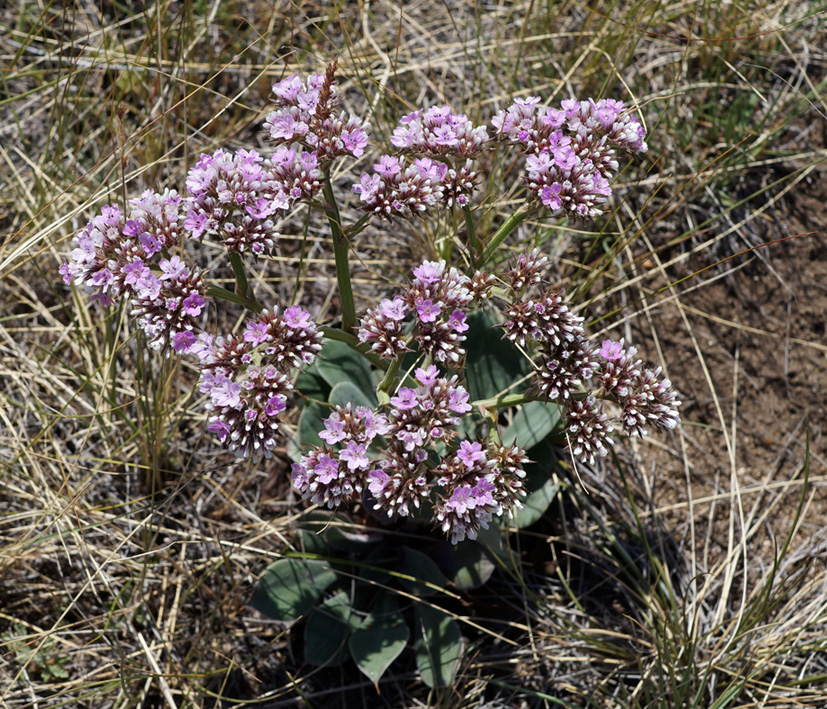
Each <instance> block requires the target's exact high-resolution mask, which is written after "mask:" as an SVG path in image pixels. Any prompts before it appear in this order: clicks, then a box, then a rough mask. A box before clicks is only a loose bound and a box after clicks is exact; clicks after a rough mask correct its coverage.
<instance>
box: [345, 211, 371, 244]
mask: <svg viewBox="0 0 827 709" xmlns="http://www.w3.org/2000/svg"><path fill="white" fill-rule="evenodd" d="M372 219H373V214H372V213H371V212H368V213H367V214H364V215H362V216H361V217H359V219H357V220H356V221H355V222H354V223H353V224H351V225H350V226H349V227H348V228H347V229H345V236H347V238H348V240H351V239H353V237H354V236H356V235H357V234H360V233H361V232H362V230H363V229H364V228H365V227H366V226H367V225H368V224H370V222H371V220H372Z"/></svg>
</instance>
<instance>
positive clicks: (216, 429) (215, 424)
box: [207, 418, 230, 443]
mask: <svg viewBox="0 0 827 709" xmlns="http://www.w3.org/2000/svg"><path fill="white" fill-rule="evenodd" d="M207 430H208V431H209V432H210V433H215V434H216V435H217V436H218V440H219V441H221V443H224V441H225V440H227V435H228V434H229V433H230V427H229V426H228V425H227V424H226V423H225V422H224V421H222V420H221V419H219V418H213V419H210V422H209V424H208V425H207Z"/></svg>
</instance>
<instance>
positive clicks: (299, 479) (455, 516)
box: [293, 365, 526, 544]
mask: <svg viewBox="0 0 827 709" xmlns="http://www.w3.org/2000/svg"><path fill="white" fill-rule="evenodd" d="M414 377H415V380H416V387H406V386H402V387H400V388H399V389H398V391H397V392H396V394H395V395H394V396H393V397H391V399H390V405H389V406H388V407H382V408H384V409H385V410H383V411H379V410H377V411H372V410H371V409H368V408H367V407H362V406H356V407H354V406H352V405H351V404H348V405H346V406H338V407H336V409H335V411H334V412H333V414H332V415H331V416H330V417H329V418H328V419H327V420H326V421H325V424H324V426H325V430H324V431H322V432H321V433H320V434H319V437H320V438H322V440H324V441H325V444H324V445H322V446H321V447H318V448H313V449H311V451H310V452H309V453H308V454H307V455H305V456H303V457H302V459H301V460H300V462H298V463H295V464H294V465H293V485H294V486H295V487H296V489H297V490H299V491H300V492H301V493H302V494H303V495H304V496H305V497H307V498H309V499H310V500H311V501H312V502H314V503H316V504H319V505H327V506H328V507H336V506H338V505H339V504H341V503H342V502H343V501H347V500H354V499H358V498H359V497H360V496H361V495H362V494H363V493H364V492H365V490H366V489H367V490H368V491H369V492H370V495H371V497H372V499H373V503H374V506H375V508H376V509H377V510H381V511H383V512H385V513H386V514H387V515H388V516H389V517H395V516H401V517H407V516H409V515H411V514H413V511H414V510H419V509H421V508H422V507H423V505H424V504H425V503H427V502H428V501H430V500H433V501H434V517H433V521H434V523H435V524H438V525H440V526H441V527H442V529H443V530H444V531H445V532H446V533H448V534H450V536H451V540H452V542H453V543H455V544H456V543H457V542H459V541H461V540H462V539H465V538H466V537H469V538H471V539H475V538H476V536H477V533H478V531H479V529H480V527H484V528H485V527H488V524H489V522H490V521H491V519H492V517H494V516H496V515H499V514H502V513H503V512H506V511H508V512H510V511H511V510H513V508H514V507H515V506H519V505H520V502H519V496H520V495H521V494H523V484H522V479H523V477H524V476H525V473H524V471H523V468H522V466H523V464H524V463H525V462H526V458H525V455H524V452H523V451H522V450H521V449H519V448H516V447H513V448H506V447H504V446H496V445H490V446H488V447H484V446H483V445H482V444H481V443H479V442H476V441H474V442H472V441H467V440H463V441H460V442H459V444H458V445H456V440H455V439H456V435H457V434H456V432H455V430H454V427H455V426H456V425H457V424H458V423H459V421H460V417H461V416H462V415H464V414H466V413H468V412H469V411H470V410H471V405H470V404H469V403H468V398H469V397H468V392H467V391H466V390H465V388H464V387H462V386H461V385H460V384H459V383H458V381H457V377H456V376H453V377H451V378H446V377H444V376H442V375H441V374H440V372H439V370H438V368H437V367H436V366H434V365H430V366H429V367H428V368H427V369H422V368H419V369H417V370H416V371H415V373H414ZM379 440H382V445H377V444H378V443H379ZM436 447H448V448H449V449H453V452H452V453H448V454H443V455H442V456H441V462H440V463H438V464H435V463H434V462H433V458H435V457H437V458H438V457H440V456H434V455H432V454H430V453H431V451H434V450H435V448H436Z"/></svg>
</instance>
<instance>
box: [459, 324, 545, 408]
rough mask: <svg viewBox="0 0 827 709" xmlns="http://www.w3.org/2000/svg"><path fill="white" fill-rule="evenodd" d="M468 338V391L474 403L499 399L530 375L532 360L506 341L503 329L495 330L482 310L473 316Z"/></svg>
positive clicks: (466, 347) (466, 362) (467, 333)
mask: <svg viewBox="0 0 827 709" xmlns="http://www.w3.org/2000/svg"><path fill="white" fill-rule="evenodd" d="M465 336H466V339H465V349H466V351H467V352H468V356H467V358H466V361H465V378H466V382H467V386H466V388H467V389H468V393H469V394H470V395H471V399H472V400H477V399H490V398H492V397H495V396H497V395H498V394H500V393H502V392H504V391H505V390H507V389H508V388H509V387H510V386H511V385H512V384H513V383H514V382H516V381H517V380H518V379H522V378H523V377H524V376H525V375H526V374H528V372H529V366H530V365H529V363H528V360H526V358H525V356H524V355H523V354H522V353H521V352H520V350H518V349H517V348H516V347H515V346H514V345H513V344H512V343H511V342H510V341H509V340H505V339H503V337H502V330H500V329H498V328H495V327H494V320H493V319H492V317H491V315H490V314H489V313H487V312H482V311H478V312H476V313H473V314H472V315H470V316H469V317H468V331H467V332H466V333H465Z"/></svg>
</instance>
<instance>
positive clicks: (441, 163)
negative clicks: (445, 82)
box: [353, 106, 488, 219]
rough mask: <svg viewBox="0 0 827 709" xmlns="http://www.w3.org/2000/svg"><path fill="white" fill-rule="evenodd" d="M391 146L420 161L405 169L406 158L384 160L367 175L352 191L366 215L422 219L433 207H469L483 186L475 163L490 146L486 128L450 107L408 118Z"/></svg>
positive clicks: (381, 158)
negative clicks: (472, 198) (480, 186)
mask: <svg viewBox="0 0 827 709" xmlns="http://www.w3.org/2000/svg"><path fill="white" fill-rule="evenodd" d="M391 143H393V145H395V146H396V147H397V148H399V149H400V151H401V152H402V153H406V154H408V155H412V156H418V157H415V158H414V162H413V164H406V163H405V161H404V158H401V157H394V156H392V155H382V156H381V157H380V158H379V162H378V163H376V164H374V166H373V170H374V172H373V174H368V173H364V174H362V176H361V180H360V182H359V184H357V185H354V186H353V191H354V192H356V194H358V195H359V198H360V201H361V202H362V204H361V207H362V209H364V210H365V211H367V212H370V213H371V214H377V215H378V216H380V217H384V218H386V219H390V218H391V217H394V216H402V217H410V216H412V215H418V214H421V213H423V212H425V211H426V210H427V209H429V208H432V207H438V206H446V207H452V206H454V205H457V206H459V207H464V206H465V205H467V204H468V200H469V198H470V196H471V194H472V193H473V191H474V188H475V187H476V185H477V183H478V181H479V173H478V172H477V171H476V170H475V168H474V161H473V158H475V157H476V156H477V155H478V154H479V153H480V152H482V151H483V150H484V149H485V148H486V147H487V143H488V132H487V130H486V128H485V126H479V127H475V126H474V125H473V123H471V121H469V120H468V118H467V116H465V114H462V113H456V114H455V113H451V109H450V107H448V106H434V107H433V108H430V109H428V110H427V111H415V112H413V113H409V114H408V115H407V116H404V117H403V118H402V119H401V120H400V121H399V125H398V126H397V127H396V129H395V130H394V132H393V137H392V138H391ZM423 156H432V157H433V158H435V159H431V157H423ZM458 160H464V162H462V164H460V163H459V162H458Z"/></svg>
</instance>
